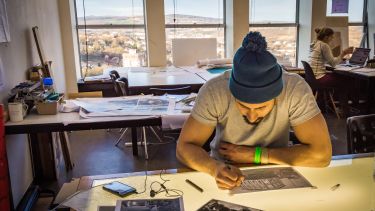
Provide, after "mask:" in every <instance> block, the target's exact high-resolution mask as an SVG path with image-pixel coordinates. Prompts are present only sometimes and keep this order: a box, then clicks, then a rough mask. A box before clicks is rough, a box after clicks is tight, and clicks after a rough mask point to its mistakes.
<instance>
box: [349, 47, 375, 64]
mask: <svg viewBox="0 0 375 211" xmlns="http://www.w3.org/2000/svg"><path fill="white" fill-rule="evenodd" d="M370 51H371V49H370V48H356V49H355V50H354V52H353V54H352V57H350V59H349V62H350V64H356V65H360V66H362V65H364V64H365V62H366V60H367V58H368V55H369V53H370Z"/></svg>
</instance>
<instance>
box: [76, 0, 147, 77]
mask: <svg viewBox="0 0 375 211" xmlns="http://www.w3.org/2000/svg"><path fill="white" fill-rule="evenodd" d="M84 3H85V11H84V8H83V0H76V9H77V22H78V25H77V27H78V40H79V46H80V49H79V53H80V61H81V71H82V77H84V76H95V75H101V74H102V73H103V70H104V69H107V68H109V67H129V66H131V67H134V66H147V53H146V39H145V28H144V27H145V26H144V14H143V0H106V1H102V0H89V1H87V0H86V1H85V2H84ZM84 12H85V16H86V33H85V29H84V28H85V21H84ZM86 34H87V39H86ZM86 40H87V49H86ZM86 53H88V62H87V57H86V55H87V54H86ZM87 67H88V69H87Z"/></svg>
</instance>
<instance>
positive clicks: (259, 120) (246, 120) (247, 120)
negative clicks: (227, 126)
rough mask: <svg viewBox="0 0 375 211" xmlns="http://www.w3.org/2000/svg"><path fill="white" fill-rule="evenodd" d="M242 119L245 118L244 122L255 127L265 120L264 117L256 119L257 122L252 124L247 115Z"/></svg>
mask: <svg viewBox="0 0 375 211" xmlns="http://www.w3.org/2000/svg"><path fill="white" fill-rule="evenodd" d="M242 117H243V120H244V121H245V122H246V123H247V124H249V125H253V126H254V125H258V124H259V122H261V121H262V120H263V117H260V118H258V119H256V120H255V122H250V121H249V119H248V118H247V117H246V116H245V115H243V116H242Z"/></svg>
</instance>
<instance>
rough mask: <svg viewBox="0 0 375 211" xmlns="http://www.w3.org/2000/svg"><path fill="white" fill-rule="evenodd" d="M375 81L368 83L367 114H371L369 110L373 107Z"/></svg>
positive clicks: (374, 103)
mask: <svg viewBox="0 0 375 211" xmlns="http://www.w3.org/2000/svg"><path fill="white" fill-rule="evenodd" d="M374 92H375V79H373V80H370V81H369V89H368V97H367V113H368V114H370V113H371V108H373V106H375V99H374V98H375V96H374V95H375V93H374Z"/></svg>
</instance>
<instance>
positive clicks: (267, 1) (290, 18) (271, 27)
mask: <svg viewBox="0 0 375 211" xmlns="http://www.w3.org/2000/svg"><path fill="white" fill-rule="evenodd" d="M297 3H298V0H283V1H279V0H250V4H249V5H250V9H249V14H250V17H249V22H250V26H249V31H259V32H260V33H262V35H263V36H265V37H266V40H267V43H268V49H269V51H270V52H271V53H273V54H274V55H275V56H276V58H277V60H278V62H279V63H280V64H282V65H286V66H296V61H297V39H298V22H297V18H296V17H297V12H298V10H297ZM270 11H272V13H271V12H270Z"/></svg>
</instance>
